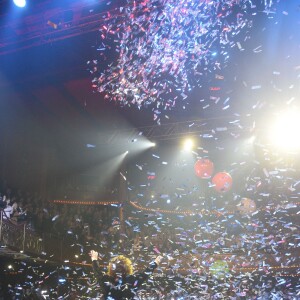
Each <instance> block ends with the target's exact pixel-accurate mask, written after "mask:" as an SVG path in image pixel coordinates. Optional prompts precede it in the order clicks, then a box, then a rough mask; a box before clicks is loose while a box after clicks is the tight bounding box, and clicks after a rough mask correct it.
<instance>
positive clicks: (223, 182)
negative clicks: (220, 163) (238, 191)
mask: <svg viewBox="0 0 300 300" xmlns="http://www.w3.org/2000/svg"><path fill="white" fill-rule="evenodd" d="M212 183H213V184H214V188H215V189H216V190H217V191H218V192H220V193H226V192H228V191H229V190H230V189H231V186H232V178H231V176H230V174H228V173H226V172H219V173H217V174H216V175H215V176H214V177H213V179H212Z"/></svg>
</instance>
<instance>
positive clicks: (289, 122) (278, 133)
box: [270, 111, 300, 150]
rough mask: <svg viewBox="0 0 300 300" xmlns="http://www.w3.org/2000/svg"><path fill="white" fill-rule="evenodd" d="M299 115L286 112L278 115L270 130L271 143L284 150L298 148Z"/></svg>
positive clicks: (299, 146)
mask: <svg viewBox="0 0 300 300" xmlns="http://www.w3.org/2000/svg"><path fill="white" fill-rule="evenodd" d="M299 128H300V114H299V113H298V112H292V111H291V112H287V113H286V114H282V115H280V116H279V117H278V118H277V120H276V121H275V124H274V126H273V127H272V128H271V129H270V139H271V143H272V144H274V145H276V146H277V147H280V148H282V149H286V150H295V149H299V148H300V139H299Z"/></svg>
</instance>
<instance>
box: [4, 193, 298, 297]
mask: <svg viewBox="0 0 300 300" xmlns="http://www.w3.org/2000/svg"><path fill="white" fill-rule="evenodd" d="M0 204H1V208H2V213H3V220H4V221H6V222H7V221H8V219H9V221H10V222H13V223H16V224H17V223H20V222H27V223H28V224H30V228H31V230H33V231H35V232H36V233H37V234H39V235H42V234H44V233H47V234H53V235H56V236H58V237H60V238H64V239H65V238H66V237H68V239H67V240H68V241H69V242H70V243H73V244H74V242H75V245H78V254H80V255H81V257H82V260H83V261H84V262H86V261H87V258H86V257H87V254H88V252H89V251H90V250H91V249H93V248H95V250H97V251H98V252H99V257H100V258H101V261H102V263H103V264H104V265H105V264H106V263H107V262H108V261H109V260H110V258H111V257H112V256H114V255H117V254H118V253H122V254H124V255H126V256H128V257H131V258H132V259H133V261H134V267H135V268H139V267H140V266H141V265H143V264H144V263H145V262H147V261H149V260H151V259H152V258H153V257H154V256H156V255H162V256H163V257H164V261H163V263H162V267H161V268H159V269H158V272H157V274H156V276H158V277H157V278H156V280H155V281H154V282H150V283H148V285H149V284H150V286H153V284H154V285H157V284H158V283H157V282H161V285H162V286H164V285H165V287H162V286H161V285H160V284H159V286H158V287H156V288H155V289H150V290H149V289H147V288H145V289H142V292H141V295H140V299H297V297H298V296H299V295H296V294H297V293H296V290H297V289H295V288H294V287H295V285H291V284H290V283H289V280H290V279H286V280H285V281H284V282H283V281H282V284H279V285H278V284H276V282H277V283H278V280H279V279H278V278H281V277H280V276H281V275H282V274H285V276H288V274H289V272H291V271H292V272H294V274H297V272H298V271H299V265H300V261H299V255H298V254H299V250H300V243H299V239H300V236H299V233H298V232H299V225H300V224H299V218H298V215H299V211H300V210H299V206H298V204H297V203H293V204H291V203H289V204H284V205H283V204H282V205H276V206H274V207H269V208H267V209H260V210H258V211H256V212H255V213H253V214H251V215H249V214H243V213H240V212H239V211H236V212H234V213H232V212H230V213H229V212H225V211H223V212H222V213H220V212H216V211H210V212H209V211H205V212H204V211H203V212H202V213H197V214H195V215H189V216H183V215H164V214H162V213H159V212H155V211H152V212H151V213H149V212H143V211H136V209H134V208H133V207H131V206H130V205H129V204H127V205H126V204H125V205H124V204H123V206H122V208H123V209H124V216H123V217H124V219H120V216H119V209H120V207H118V206H115V205H114V206H111V205H107V206H100V205H92V206H91V205H71V204H58V203H53V202H51V201H46V200H44V199H42V198H40V197H38V196H37V195H32V194H30V193H22V192H21V191H14V190H13V189H11V188H8V187H5V188H2V191H1V201H0ZM297 253H298V254H297ZM49 254H51V253H49ZM220 261H224V262H226V264H225V266H224V265H223V266H222V267H221V268H220V269H219V270H218V271H217V277H216V274H214V272H213V270H214V269H215V266H216V263H218V262H220ZM276 270H278V272H281V273H278V272H277V273H276V272H274V271H276ZM243 273H247V274H248V275H247V276H245V275H243ZM87 274H89V275H91V274H90V271H89V272H88V273H87ZM234 274H235V275H236V276H234ZM220 276H221V278H220ZM259 276H260V277H261V276H263V278H264V280H265V279H266V278H268V280H269V281H270V282H272V284H271V283H270V282H269V283H268V280H265V281H262V282H264V283H263V286H261V284H262V283H261V282H259V280H258V278H259ZM170 278H171V279H170ZM274 278H275V279H274ZM218 280H219V281H222V284H219V285H218V286H219V288H217V287H216V286H215V284H214V283H213V282H216V281H218ZM274 280H275V284H274ZM276 280H277V281H276ZM292 281H293V282H294V280H292ZM162 282H164V283H162ZM237 282H238V283H239V284H238V283H237ZM243 282H244V283H243ZM246 282H247V284H246ZM254 282H255V285H254ZM243 285H245V287H244V288H243V289H241V286H243ZM247 285H251V289H250V288H247V287H246V286H247ZM187 286H188V288H187ZM282 287H284V288H282ZM296 287H297V285H296ZM298 287H299V286H298ZM293 288H294V289H293ZM93 292H94V291H93ZM94 293H95V292H94ZM272 293H273V294H274V295H275V296H274V297H273V296H272V297H273V298H270V297H271V296H270V295H271V294H272ZM285 293H286V295H285ZM96 294H97V293H96ZM264 294H265V295H268V296H263V295H264ZM145 295H147V296H145ZM218 295H219V296H218ZM224 295H230V297H231V298H229V296H228V297H227V296H224ZM258 295H260V296H259V297H260V298H259V297H258ZM279 295H281V296H279ZM143 297H144V298H143ZM188 297H189V298H188ZM199 297H200V298H199ZM222 297H223V298H222ZM226 297H227V298H226ZM264 297H265V298H264ZM268 297H269V298H268ZM276 297H277V298H276ZM280 297H281V298H280ZM16 299H17V298H16ZM18 299H19V298H18ZM20 299H21V298H20ZM88 299H91V298H88Z"/></svg>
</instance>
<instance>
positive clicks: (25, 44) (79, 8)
mask: <svg viewBox="0 0 300 300" xmlns="http://www.w3.org/2000/svg"><path fill="white" fill-rule="evenodd" d="M50 4H51V2H49V1H45V2H44V3H41V4H40V5H38V6H36V7H34V8H32V10H31V12H30V13H29V14H27V15H24V16H19V17H14V16H13V15H12V14H13V12H11V14H10V12H9V11H8V12H7V13H6V15H2V16H1V19H2V23H1V24H0V32H1V36H0V55H4V54H7V53H12V52H16V51H19V50H23V49H28V48H31V47H35V46H39V45H43V44H48V43H53V42H56V41H60V40H64V39H67V38H71V37H75V36H79V35H82V34H86V33H89V32H93V31H97V30H99V28H100V25H101V24H103V22H105V21H106V20H108V18H109V17H108V14H109V10H115V9H116V8H113V7H108V6H107V5H106V3H105V2H104V1H102V0H101V1H97V4H94V5H91V4H90V1H87V0H85V1H73V2H71V3H70V4H69V5H68V6H63V7H53V6H52V5H51V6H50Z"/></svg>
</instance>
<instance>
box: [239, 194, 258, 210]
mask: <svg viewBox="0 0 300 300" xmlns="http://www.w3.org/2000/svg"><path fill="white" fill-rule="evenodd" d="M238 210H239V211H240V212H241V213H242V214H251V213H253V212H255V211H256V203H255V202H254V201H253V200H252V199H249V198H243V199H242V200H241V205H239V206H238Z"/></svg>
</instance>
